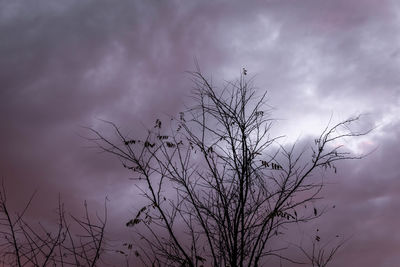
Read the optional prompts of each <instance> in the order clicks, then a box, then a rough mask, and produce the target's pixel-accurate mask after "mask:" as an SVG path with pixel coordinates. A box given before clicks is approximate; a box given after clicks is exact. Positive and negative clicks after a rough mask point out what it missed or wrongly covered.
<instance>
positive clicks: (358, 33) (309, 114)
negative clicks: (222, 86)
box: [0, 0, 400, 267]
mask: <svg viewBox="0 0 400 267" xmlns="http://www.w3.org/2000/svg"><path fill="white" fill-rule="evenodd" d="M194 58H197V60H198V62H199V64H200V66H201V69H202V70H203V71H204V73H205V75H206V76H208V77H211V76H212V79H213V81H214V82H215V83H217V84H218V83H222V82H223V81H226V80H231V79H235V78H237V77H238V76H239V75H240V71H241V69H242V67H245V68H246V69H248V73H249V76H251V77H254V85H255V86H256V87H257V88H259V90H268V99H269V104H270V105H272V106H273V107H274V108H275V113H274V114H273V115H274V117H276V118H277V119H279V123H278V124H277V132H281V133H285V134H287V137H286V139H285V141H286V142H289V143H290V142H292V141H294V140H296V139H297V138H299V137H300V139H301V138H306V137H307V136H310V135H312V134H318V133H319V132H320V131H321V130H322V129H323V128H324V127H325V126H326V123H327V122H328V120H329V117H330V116H331V115H332V116H333V119H334V120H336V121H339V120H343V119H346V118H347V117H349V116H352V115H356V114H360V113H362V114H365V116H364V117H363V118H362V121H361V124H362V125H361V126H362V127H367V128H368V127H370V128H372V127H376V129H375V130H374V132H373V133H371V134H369V135H368V136H367V137H365V138H362V139H359V140H358V141H357V142H351V141H349V143H348V147H349V148H351V149H352V151H353V152H355V153H367V152H368V151H371V150H373V149H376V151H375V152H374V153H373V154H372V155H370V156H368V157H367V158H365V159H363V160H360V161H353V162H347V163H344V164H341V165H340V169H339V173H338V174H337V175H336V176H333V177H332V180H331V182H332V184H331V185H329V186H328V188H327V189H326V190H325V191H324V196H325V200H324V201H325V202H326V203H334V204H335V205H336V207H337V208H336V209H335V210H332V211H330V212H329V213H328V214H326V215H325V217H324V218H323V219H321V220H320V221H318V222H316V224H318V225H319V227H322V228H324V229H325V231H326V234H327V235H328V236H329V235H330V234H331V235H333V234H336V233H340V234H341V235H343V236H345V237H350V240H349V241H348V242H347V243H346V246H345V248H344V249H343V250H341V251H340V252H339V254H338V255H337V257H336V258H335V262H334V263H333V264H332V265H331V266H332V267H335V266H336V267H339V266H381V267H393V266H398V262H400V254H399V251H400V232H399V231H398V225H400V213H399V210H400V194H399V193H400V170H399V162H400V161H399V158H400V146H399V137H400V121H399V117H400V116H399V115H400V73H399V71H400V68H399V67H400V2H399V1H396V0H393V1H389V0H281V1H277V0H276V1H273V0H269V1H268V0H266V1H188V0H181V1H179V0H176V1H156V0H143V1H140V0H135V1H134V0H130V1H128V0H126V1H124V0H108V1H107V0H92V1H90V0H75V1H74V0H68V1H52V0H31V1H24V0H12V1H10V0H0V123H1V124H0V125H1V130H0V140H1V150H2V151H1V153H0V176H1V177H2V178H5V181H6V185H7V190H8V194H9V195H10V201H11V200H13V203H15V205H16V207H18V205H21V203H23V201H25V200H27V199H28V196H29V195H30V194H31V193H32V192H33V191H34V190H35V189H37V190H38V194H37V196H36V198H35V201H34V204H33V207H32V212H31V216H33V217H35V218H39V217H40V216H47V215H46V214H50V213H51V212H52V209H54V208H55V203H56V200H57V196H58V193H61V196H62V198H63V199H64V201H65V202H66V204H67V208H68V209H69V210H72V211H74V210H76V209H77V210H78V212H79V207H80V206H81V204H82V202H83V200H85V199H86V200H88V202H89V205H92V206H93V207H98V206H99V203H102V201H104V198H105V197H106V196H108V198H109V199H110V203H109V205H110V218H111V220H112V226H110V228H112V229H110V231H113V230H114V231H116V229H120V227H121V228H123V225H124V223H125V222H126V220H127V219H129V217H130V215H131V213H130V212H131V211H134V210H135V209H134V207H135V206H134V203H136V201H138V196H137V195H135V194H133V192H134V186H133V184H132V182H131V181H129V180H128V178H129V173H127V172H126V171H125V170H124V169H122V168H121V164H120V162H119V161H118V160H116V159H115V158H112V157H111V156H109V155H107V154H101V153H98V150H95V149H91V148H88V145H89V144H88V142H87V141H86V140H85V139H84V138H82V137H81V135H82V134H83V129H82V126H89V127H97V128H101V127H103V126H102V125H101V123H100V121H99V119H106V120H111V121H113V122H115V123H117V124H118V125H120V126H121V128H122V129H124V130H125V131H126V132H129V133H131V134H133V135H134V134H140V133H142V132H143V127H144V126H146V125H150V124H152V123H153V121H154V120H155V118H157V117H158V116H160V114H170V115H176V114H177V113H178V112H179V111H181V110H183V109H184V103H186V102H187V101H188V96H190V91H191V89H192V84H191V82H190V79H189V78H190V77H189V75H188V74H187V73H186V72H185V71H188V70H194V68H195V65H194ZM49 203H50V204H49Z"/></svg>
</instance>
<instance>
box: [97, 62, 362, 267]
mask: <svg viewBox="0 0 400 267" xmlns="http://www.w3.org/2000/svg"><path fill="white" fill-rule="evenodd" d="M246 74H247V70H245V69H244V70H243V73H242V74H241V76H240V78H239V79H238V80H237V81H234V82H228V83H227V84H226V86H225V87H224V88H223V89H222V90H218V89H216V88H215V87H214V86H213V85H212V83H210V82H209V80H207V79H206V78H205V77H204V76H203V74H202V73H201V72H200V71H197V72H193V73H191V77H192V80H193V83H194V85H195V91H194V92H193V99H194V101H195V103H196V104H195V105H193V106H191V107H189V108H187V110H186V111H185V112H181V113H180V114H179V118H177V119H175V118H172V119H171V121H170V122H171V125H170V126H171V128H170V130H168V129H167V128H165V126H162V125H164V123H162V122H161V120H160V119H157V121H156V123H155V125H154V127H153V128H152V129H150V130H148V134H147V136H146V138H145V139H144V140H140V139H137V138H131V137H129V136H126V135H125V134H124V133H122V132H121V130H120V129H119V128H118V127H117V126H116V125H115V124H114V123H112V122H108V123H109V124H110V125H111V127H112V128H113V129H114V130H115V133H116V135H117V138H118V139H117V141H112V139H110V138H106V137H105V136H104V135H103V134H102V133H100V132H99V131H97V130H95V129H91V131H92V132H93V133H94V135H95V136H94V137H93V138H92V139H91V140H92V141H94V142H96V143H97V145H98V146H100V148H101V149H102V150H104V151H106V152H109V153H111V154H113V155H115V156H117V157H118V158H119V159H120V160H121V162H122V164H123V166H124V167H125V168H127V169H129V170H131V171H133V172H134V173H135V175H136V176H135V178H134V179H135V180H137V183H136V185H137V186H138V188H139V189H140V190H141V192H142V195H143V197H144V198H145V199H146V200H147V204H146V205H145V206H144V207H142V208H141V209H140V210H139V211H138V213H137V215H136V216H135V217H134V218H132V219H131V220H130V221H128V222H127V223H126V226H128V227H135V228H136V229H137V234H138V235H139V237H140V240H142V242H139V241H138V242H139V243H140V245H139V246H138V248H137V250H136V251H135V255H136V256H137V257H138V258H139V259H140V260H141V261H142V263H143V264H144V265H148V266H206V265H207V266H260V265H263V264H262V263H263V260H264V259H266V258H268V257H271V256H278V257H281V258H284V259H286V260H290V261H293V262H294V260H293V259H289V258H286V257H285V256H282V253H281V252H282V250H283V249H284V247H275V246H274V243H273V241H274V240H276V239H280V238H281V236H282V235H283V234H285V230H286V229H287V228H288V227H289V226H290V225H292V224H296V223H301V222H308V221H310V220H312V219H314V218H317V217H319V216H321V214H323V212H324V210H318V209H317V207H316V206H314V201H315V200H317V199H318V197H319V193H320V191H321V188H322V187H323V186H324V183H323V180H322V179H318V177H319V175H315V174H318V173H316V170H317V169H322V170H323V171H324V170H327V169H334V170H335V172H336V167H335V165H334V164H335V162H336V161H340V160H348V159H357V158H360V157H359V156H354V155H352V154H350V153H349V152H348V151H346V150H345V149H344V147H343V146H342V145H340V144H339V145H338V143H339V141H340V140H343V139H344V138H347V137H356V136H361V135H364V134H366V133H367V132H354V131H352V130H350V126H351V124H352V123H353V122H355V121H357V120H358V119H359V117H355V118H350V119H347V120H345V121H342V122H340V123H338V124H335V125H333V126H330V127H329V126H327V127H326V128H325V129H324V130H323V132H322V133H321V134H320V135H319V137H318V138H316V139H315V141H314V144H312V145H310V152H311V153H310V154H311V155H310V156H309V157H308V156H307V155H308V154H307V153H308V151H309V150H307V149H300V150H299V149H298V148H297V146H296V144H294V145H293V146H291V147H290V148H287V147H285V146H283V145H279V143H278V142H277V141H278V139H279V138H280V136H278V137H272V136H271V128H272V126H273V124H274V122H275V120H273V119H272V118H271V115H270V111H271V110H270V109H265V108H266V107H267V105H266V93H264V94H263V95H261V96H257V92H256V91H255V90H254V89H253V87H251V82H249V81H248V80H247V78H246V77H247V76H246V77H245V75H246ZM307 205H308V208H307V209H305V208H304V207H307ZM144 230H146V231H144ZM143 242H144V243H145V245H143ZM135 243H136V241H135ZM305 255H308V254H306V253H305Z"/></svg>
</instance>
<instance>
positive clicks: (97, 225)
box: [0, 184, 107, 267]
mask: <svg viewBox="0 0 400 267" xmlns="http://www.w3.org/2000/svg"><path fill="white" fill-rule="evenodd" d="M32 199H33V195H32V197H31V198H30V200H29V201H28V203H27V204H26V206H25V208H24V209H23V211H22V212H21V213H19V214H18V213H12V212H10V210H9V205H8V202H7V195H6V190H5V188H4V184H2V187H1V188H0V242H1V243H0V257H1V258H0V264H2V266H18V267H22V266H43V267H44V266H91V267H93V266H97V263H98V262H99V261H100V260H101V255H102V253H103V252H104V249H105V248H104V243H105V241H104V230H105V226H106V221H107V209H106V207H105V213H104V217H103V218H101V217H99V216H97V218H96V220H95V221H94V222H93V220H92V219H91V216H89V213H88V208H87V204H86V202H85V205H84V206H85V214H84V217H83V218H82V219H80V218H77V217H74V216H72V215H70V216H67V215H66V214H65V211H64V206H63V204H62V203H61V201H60V200H59V202H58V207H57V217H58V221H57V223H56V224H55V225H53V226H52V225H50V226H47V227H45V226H44V225H43V224H41V223H38V224H37V225H34V224H32V223H28V222H27V221H26V220H25V219H24V214H25V212H26V211H27V209H28V208H29V206H30V205H31V201H32ZM68 217H69V219H68ZM69 220H71V221H72V222H73V223H74V224H72V223H70V222H69ZM49 228H50V229H52V230H49Z"/></svg>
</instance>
